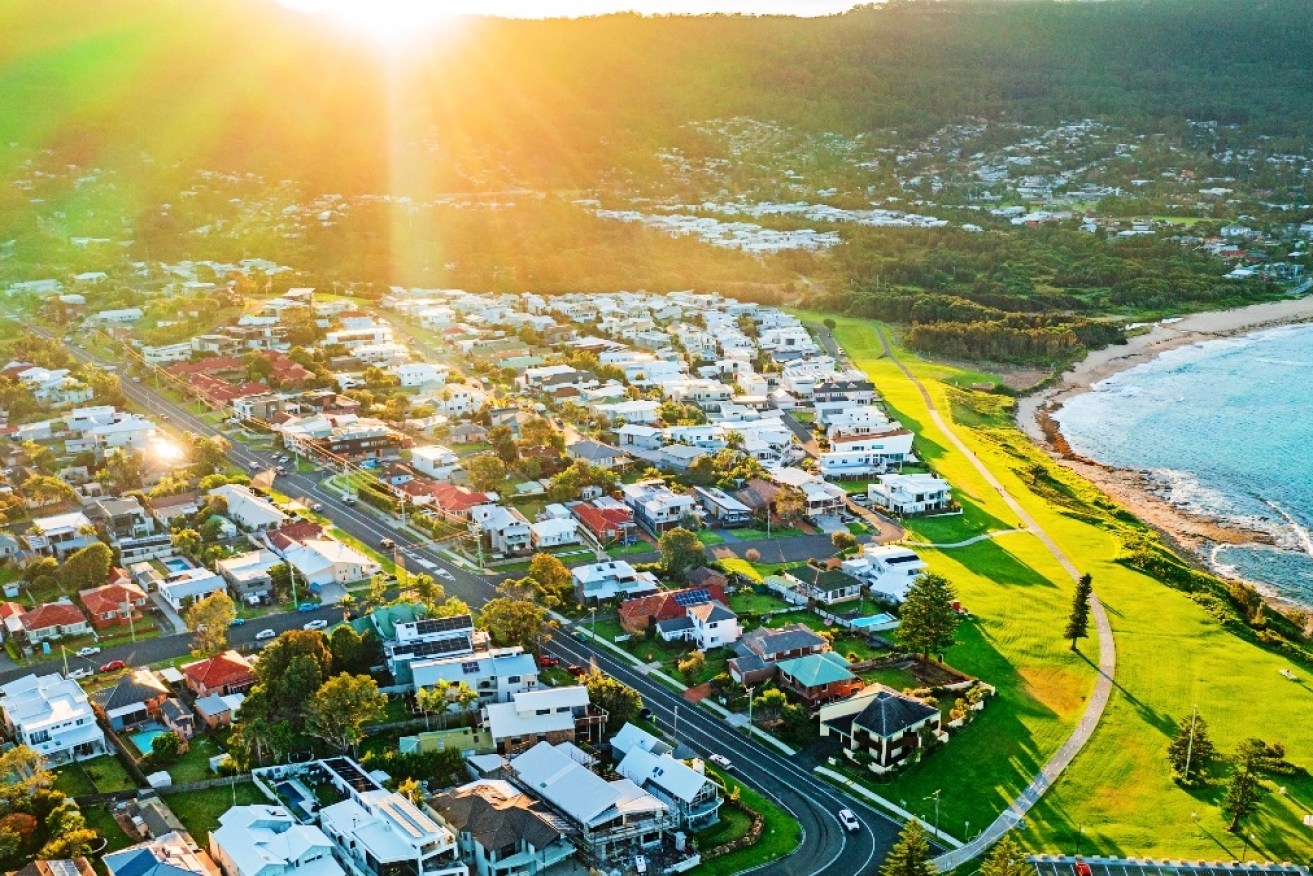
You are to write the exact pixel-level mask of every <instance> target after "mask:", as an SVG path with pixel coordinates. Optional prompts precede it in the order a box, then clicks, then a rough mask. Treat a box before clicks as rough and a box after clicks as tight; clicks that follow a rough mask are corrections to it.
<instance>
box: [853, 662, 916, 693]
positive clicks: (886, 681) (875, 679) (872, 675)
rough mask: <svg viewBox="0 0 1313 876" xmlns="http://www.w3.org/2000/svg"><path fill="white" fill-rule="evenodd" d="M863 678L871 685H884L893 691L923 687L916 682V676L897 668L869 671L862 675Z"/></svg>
mask: <svg viewBox="0 0 1313 876" xmlns="http://www.w3.org/2000/svg"><path fill="white" fill-rule="evenodd" d="M861 676H862V679H863V680H864V681H866V682H868V683H870V684H883V685H884V686H885V687H888V688H892V689H893V690H907V689H908V688H917V687H920V686H921V684H920V682H918V681H917V680H916V676H914V675H913V674H912V673H910V672H908V671H907V670H905V669H899V668H897V667H896V666H890V667H888V668H886V669H868V670H867V671H865V672H863V673H861Z"/></svg>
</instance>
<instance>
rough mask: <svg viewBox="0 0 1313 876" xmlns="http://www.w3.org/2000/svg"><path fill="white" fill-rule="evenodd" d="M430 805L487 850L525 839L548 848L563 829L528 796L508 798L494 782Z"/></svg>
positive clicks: (434, 799) (433, 800)
mask: <svg viewBox="0 0 1313 876" xmlns="http://www.w3.org/2000/svg"><path fill="white" fill-rule="evenodd" d="M427 802H428V804H429V806H431V807H433V809H434V810H436V811H437V812H438V814H439V815H441V816H442V819H443V821H445V822H447V824H448V825H450V826H451V827H452V828H453V829H455V830H456V831H457V832H459V833H468V834H470V835H471V836H473V837H474V839H475V840H476V841H477V842H478V843H479V845H481V846H483V847H484V848H485V849H502V848H505V847H506V846H509V845H513V844H514V843H516V842H518V841H519V840H520V839H521V838H523V839H524V841H525V842H527V843H528V844H529V845H530V846H532V847H533V848H535V849H544V848H546V847H547V846H550V845H551V844H552V843H554V842H556V841H557V840H558V839H560V838H561V836H562V830H561V829H560V828H559V827H558V826H557V824H556V823H555V821H554V820H553V819H552V817H551V816H549V815H548V814H547V813H545V812H543V811H542V810H540V809H538V808H537V803H536V802H535V801H533V800H532V799H531V798H530V797H528V796H526V795H524V794H516V795H515V796H514V797H507V796H505V795H504V794H503V793H501V789H500V788H498V787H497V786H496V785H493V784H491V783H483V782H476V783H474V784H472V785H466V786H465V787H463V788H455V789H453V790H451V791H446V792H443V793H441V794H438V795H436V796H433V797H430V798H429V799H428V801H427Z"/></svg>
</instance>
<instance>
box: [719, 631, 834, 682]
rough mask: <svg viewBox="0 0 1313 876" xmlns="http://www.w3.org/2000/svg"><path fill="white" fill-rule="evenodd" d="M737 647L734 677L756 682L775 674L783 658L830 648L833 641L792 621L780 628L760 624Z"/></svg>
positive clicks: (731, 662)
mask: <svg viewBox="0 0 1313 876" xmlns="http://www.w3.org/2000/svg"><path fill="white" fill-rule="evenodd" d="M733 648H734V656H733V657H731V658H730V659H729V662H728V665H727V668H728V669H729V674H730V677H732V678H733V679H734V681H736V682H737V683H739V684H742V685H753V684H757V683H759V682H762V681H765V680H766V679H768V678H771V677H772V676H774V674H775V664H776V663H778V662H779V661H781V660H789V659H792V658H794V657H802V656H805V655H807V654H819V653H821V652H822V651H828V650H829V649H830V643H829V642H827V641H826V640H825V639H824V638H822V637H821V636H820V635H818V634H817V633H816V632H815V631H814V630H812V629H810V628H808V627H806V626H804V625H802V624H788V625H787V626H783V627H780V628H779V629H770V628H769V627H758V628H757V629H755V630H753V631H752V632H750V633H745V634H744V636H743V637H742V638H741V639H739V640H738V641H737V642H735V643H734V645H733Z"/></svg>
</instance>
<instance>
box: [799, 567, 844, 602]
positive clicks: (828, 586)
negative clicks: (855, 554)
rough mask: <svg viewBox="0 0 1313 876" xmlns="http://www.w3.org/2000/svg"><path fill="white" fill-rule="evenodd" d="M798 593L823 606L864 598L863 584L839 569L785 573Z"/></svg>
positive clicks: (806, 568) (815, 568)
mask: <svg viewBox="0 0 1313 876" xmlns="http://www.w3.org/2000/svg"><path fill="white" fill-rule="evenodd" d="M784 578H785V579H786V580H788V581H791V582H792V583H793V584H794V586H795V588H796V590H797V592H798V593H800V594H802V595H803V596H805V597H807V598H808V599H814V600H816V602H818V603H820V604H821V605H836V604H838V603H841V602H851V601H853V600H855V599H860V598H861V597H862V582H861V581H859V580H857V579H856V578H854V577H853V576H852V575H849V574H848V573H847V572H843V571H840V570H839V569H822V568H819V567H817V566H805V567H802V568H797V569H794V570H792V571H790V572H785V573H784Z"/></svg>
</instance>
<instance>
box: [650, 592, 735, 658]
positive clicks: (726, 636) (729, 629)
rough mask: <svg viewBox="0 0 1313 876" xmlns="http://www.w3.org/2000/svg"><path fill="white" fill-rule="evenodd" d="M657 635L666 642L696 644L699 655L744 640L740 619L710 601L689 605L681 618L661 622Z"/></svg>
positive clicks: (718, 604)
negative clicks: (701, 652)
mask: <svg viewBox="0 0 1313 876" xmlns="http://www.w3.org/2000/svg"><path fill="white" fill-rule="evenodd" d="M656 631H657V635H658V636H660V637H661V638H662V640H663V641H666V642H674V641H685V642H693V643H694V644H695V645H697V647H698V650H699V651H708V650H710V649H712V648H722V647H728V646H729V645H733V644H734V643H735V642H737V641H738V640H739V639H741V638H742V637H743V627H742V626H741V625H740V624H739V616H738V615H736V614H735V613H734V612H732V611H730V610H729V609H728V608H727V607H725V605H723V604H722V603H719V602H716V601H715V600H711V601H708V602H700V603H698V604H696V605H690V606H688V608H686V609H685V610H684V614H683V615H681V616H679V617H672V618H667V619H666V620H663V621H658V622H657V625H656Z"/></svg>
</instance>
